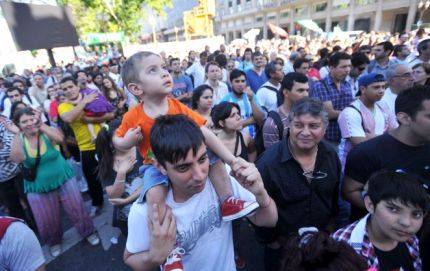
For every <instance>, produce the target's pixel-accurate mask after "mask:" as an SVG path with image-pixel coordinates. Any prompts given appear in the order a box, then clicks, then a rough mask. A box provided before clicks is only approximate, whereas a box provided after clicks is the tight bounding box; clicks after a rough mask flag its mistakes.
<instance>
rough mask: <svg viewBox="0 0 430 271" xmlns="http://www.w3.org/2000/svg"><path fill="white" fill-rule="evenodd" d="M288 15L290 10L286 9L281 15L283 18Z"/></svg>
mask: <svg viewBox="0 0 430 271" xmlns="http://www.w3.org/2000/svg"><path fill="white" fill-rule="evenodd" d="M288 16H290V12H289V11H284V12H282V13H281V17H282V18H288Z"/></svg>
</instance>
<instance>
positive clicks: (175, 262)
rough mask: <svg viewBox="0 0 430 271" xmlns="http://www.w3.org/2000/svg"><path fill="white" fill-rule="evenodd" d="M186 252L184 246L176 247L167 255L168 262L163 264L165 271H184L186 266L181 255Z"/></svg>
mask: <svg viewBox="0 0 430 271" xmlns="http://www.w3.org/2000/svg"><path fill="white" fill-rule="evenodd" d="M184 253H185V250H184V249H183V248H180V247H176V248H174V249H173V250H172V252H170V254H169V256H168V257H167V260H166V263H165V264H164V266H163V271H183V270H184V266H183V265H182V258H181V255H183V254H184Z"/></svg>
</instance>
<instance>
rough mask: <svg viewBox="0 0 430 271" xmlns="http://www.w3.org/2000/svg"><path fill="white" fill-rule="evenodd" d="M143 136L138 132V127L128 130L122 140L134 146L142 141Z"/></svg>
mask: <svg viewBox="0 0 430 271" xmlns="http://www.w3.org/2000/svg"><path fill="white" fill-rule="evenodd" d="M142 139H143V135H142V132H141V130H140V126H139V127H136V128H131V129H128V131H127V133H125V135H124V140H125V141H127V142H132V143H133V145H134V146H136V145H137V144H139V143H140V141H142Z"/></svg>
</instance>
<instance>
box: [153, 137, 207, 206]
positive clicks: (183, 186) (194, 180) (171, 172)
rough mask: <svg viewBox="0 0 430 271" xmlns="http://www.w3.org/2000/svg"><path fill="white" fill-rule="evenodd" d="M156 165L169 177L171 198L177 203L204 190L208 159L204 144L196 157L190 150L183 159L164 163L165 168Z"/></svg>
mask: <svg viewBox="0 0 430 271" xmlns="http://www.w3.org/2000/svg"><path fill="white" fill-rule="evenodd" d="M156 165H157V168H158V169H159V170H160V171H161V172H162V173H163V174H165V175H167V176H169V179H170V181H171V182H172V186H173V196H174V198H175V201H177V202H184V201H186V200H187V199H189V198H190V197H191V196H193V195H194V194H196V193H200V192H201V191H203V189H204V188H205V184H206V179H207V176H208V172H209V159H208V153H207V150H206V145H205V144H204V143H202V145H201V146H200V148H199V149H198V151H197V153H196V155H193V150H191V149H190V150H189V151H188V154H187V156H186V157H185V159H181V160H179V161H178V162H176V163H173V164H172V163H169V162H167V161H166V164H165V166H162V165H161V164H158V163H156Z"/></svg>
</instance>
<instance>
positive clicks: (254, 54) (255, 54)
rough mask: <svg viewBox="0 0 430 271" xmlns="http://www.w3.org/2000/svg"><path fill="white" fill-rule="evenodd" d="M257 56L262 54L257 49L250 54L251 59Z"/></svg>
mask: <svg viewBox="0 0 430 271" xmlns="http://www.w3.org/2000/svg"><path fill="white" fill-rule="evenodd" d="M257 56H263V54H262V53H260V52H259V51H256V52H254V53H253V54H252V61H254V58H256V57H257Z"/></svg>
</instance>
